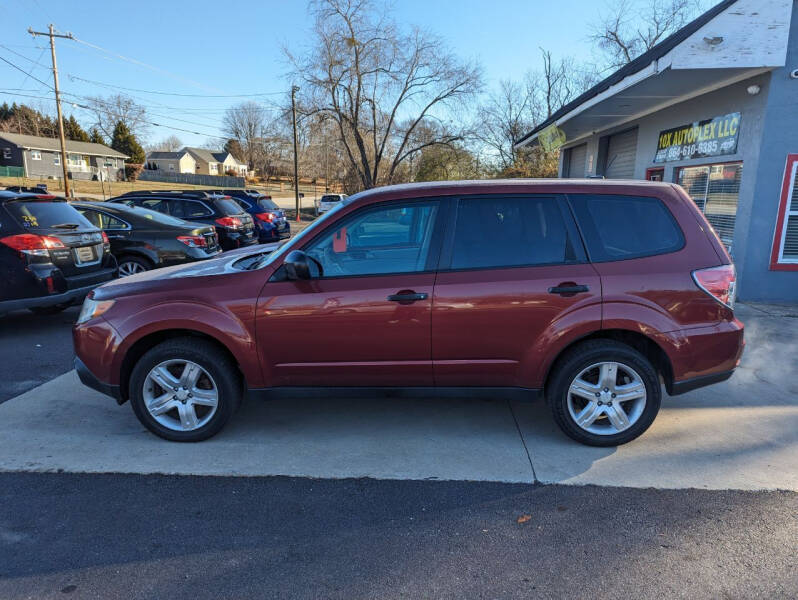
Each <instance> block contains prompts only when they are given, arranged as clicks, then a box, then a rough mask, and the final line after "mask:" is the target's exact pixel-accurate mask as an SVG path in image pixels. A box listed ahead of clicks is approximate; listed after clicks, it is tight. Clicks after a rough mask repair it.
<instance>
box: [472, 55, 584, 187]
mask: <svg viewBox="0 0 798 600" xmlns="http://www.w3.org/2000/svg"><path fill="white" fill-rule="evenodd" d="M541 57H542V61H543V68H542V69H540V70H538V71H530V72H529V73H527V75H526V76H525V78H524V80H523V81H522V82H513V81H502V82H501V83H500V85H499V88H498V90H497V91H495V92H493V93H492V94H489V95H488V96H487V98H486V100H485V101H484V102H483V104H482V105H481V106H480V108H479V110H478V111H477V121H478V124H479V125H478V126H475V127H474V132H475V133H474V136H475V137H476V139H477V140H478V141H479V142H481V144H482V146H483V151H484V154H486V155H487V156H486V162H487V163H488V164H490V165H491V166H492V167H493V168H494V169H495V171H496V172H498V173H499V174H502V175H509V174H514V175H515V176H519V177H520V176H532V174H535V176H539V175H541V174H544V173H548V172H550V170H551V169H550V168H549V167H550V164H551V156H549V155H548V154H545V153H541V152H539V151H532V150H530V149H529V148H521V149H517V148H515V142H517V141H518V140H519V139H520V138H521V137H522V136H523V135H524V134H526V133H528V132H529V131H530V130H531V129H534V128H535V127H537V126H538V125H539V124H540V123H542V122H543V121H545V120H546V119H548V118H549V117H550V116H551V115H552V114H554V113H555V112H556V111H558V110H559V109H560V108H562V107H563V106H564V105H565V104H567V103H568V102H570V101H571V100H573V99H574V98H576V96H578V95H579V94H581V93H582V92H583V91H585V90H586V89H587V88H588V87H590V86H591V85H592V84H593V83H594V81H595V75H593V74H592V73H591V71H590V69H588V68H587V67H586V66H583V65H580V64H578V63H576V62H575V61H574V60H573V59H570V58H564V59H561V60H555V59H554V58H553V56H552V54H551V52H548V51H546V50H544V49H541ZM555 158H556V155H555ZM544 163H545V165H546V166H545V167H544V166H542V164H544Z"/></svg>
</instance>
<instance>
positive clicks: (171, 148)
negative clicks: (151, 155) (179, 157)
mask: <svg viewBox="0 0 798 600" xmlns="http://www.w3.org/2000/svg"><path fill="white" fill-rule="evenodd" d="M184 145H185V144H183V142H181V141H180V138H179V137H177V136H176V135H170V136H168V137H165V138H164V139H162V140H160V141H158V142H155V143H154V144H149V145H148V146H147V150H148V151H156V152H157V151H160V152H177V151H178V150H180V149H181V148H182V147H183V146H184Z"/></svg>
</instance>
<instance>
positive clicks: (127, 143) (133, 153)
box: [111, 121, 146, 165]
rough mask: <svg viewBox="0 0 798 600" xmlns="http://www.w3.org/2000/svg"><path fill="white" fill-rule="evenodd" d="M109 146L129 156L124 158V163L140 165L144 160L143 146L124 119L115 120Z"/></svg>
mask: <svg viewBox="0 0 798 600" xmlns="http://www.w3.org/2000/svg"><path fill="white" fill-rule="evenodd" d="M111 148H113V149H114V150H116V151H117V152H121V153H122V154H127V155H128V156H129V158H128V159H127V160H125V162H126V163H132V164H139V165H141V164H144V161H145V160H146V157H145V155H144V148H142V147H141V144H139V142H138V140H136V136H135V135H133V134H132V133H130V129H129V128H128V126H127V125H125V123H124V121H117V123H116V127H114V135H113V138H112V139H111Z"/></svg>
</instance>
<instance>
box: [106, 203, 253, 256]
mask: <svg viewBox="0 0 798 600" xmlns="http://www.w3.org/2000/svg"><path fill="white" fill-rule="evenodd" d="M108 202H116V203H121V204H126V205H128V206H141V207H143V208H148V209H150V210H154V211H156V212H160V213H164V214H166V215H169V216H172V217H176V218H178V219H182V220H184V221H196V222H198V223H204V224H206V225H212V226H214V227H215V228H216V233H217V235H218V238H219V245H220V246H221V248H222V250H234V249H236V248H242V247H244V246H251V245H252V244H257V243H258V238H257V234H256V233H255V225H254V224H253V222H252V217H250V216H249V215H248V214H247V213H246V211H244V209H243V208H241V207H240V206H239V205H238V204H237V203H236V202H235V201H234V200H233V199H232V198H230V197H229V196H225V195H222V194H214V193H208V192H203V191H198V192H183V191H141V192H128V193H127V194H122V195H121V196H117V197H116V198H111V199H110V200H108Z"/></svg>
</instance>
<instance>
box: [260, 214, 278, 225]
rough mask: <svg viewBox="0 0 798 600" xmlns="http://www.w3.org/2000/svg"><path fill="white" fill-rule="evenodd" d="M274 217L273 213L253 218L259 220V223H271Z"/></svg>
mask: <svg viewBox="0 0 798 600" xmlns="http://www.w3.org/2000/svg"><path fill="white" fill-rule="evenodd" d="M276 216H277V215H276V214H274V213H271V212H264V213H258V214H256V215H255V218H257V219H260V220H261V221H265V222H266V223H271V222H272V221H274V219H275V217H276Z"/></svg>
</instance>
